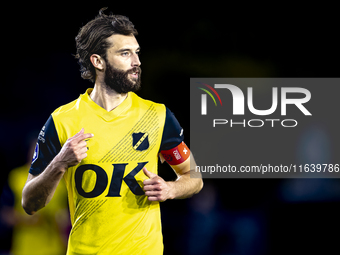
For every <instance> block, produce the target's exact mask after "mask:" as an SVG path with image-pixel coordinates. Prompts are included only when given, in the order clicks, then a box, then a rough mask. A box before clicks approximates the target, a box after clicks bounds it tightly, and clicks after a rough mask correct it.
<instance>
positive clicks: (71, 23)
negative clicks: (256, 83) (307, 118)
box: [0, 2, 340, 255]
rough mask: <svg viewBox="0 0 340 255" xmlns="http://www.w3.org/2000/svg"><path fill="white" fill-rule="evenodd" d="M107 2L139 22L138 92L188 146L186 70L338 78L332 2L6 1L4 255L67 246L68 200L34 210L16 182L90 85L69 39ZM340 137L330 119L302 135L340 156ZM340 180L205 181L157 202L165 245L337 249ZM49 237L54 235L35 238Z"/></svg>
mask: <svg viewBox="0 0 340 255" xmlns="http://www.w3.org/2000/svg"><path fill="white" fill-rule="evenodd" d="M104 6H109V11H112V12H113V13H115V14H122V15H126V16H128V17H129V18H130V19H131V20H132V22H133V23H134V24H135V27H136V28H137V30H138V32H139V36H138V37H137V40H138V42H139V44H140V46H141V48H142V54H141V62H142V66H141V67H142V70H143V76H142V90H141V91H140V92H138V94H139V95H140V96H142V97H144V98H147V99H151V100H153V101H156V102H160V103H164V104H165V105H166V106H167V107H169V108H170V109H171V110H172V111H173V112H174V113H175V115H176V117H177V119H178V120H179V122H180V123H181V125H182V126H183V128H184V135H185V136H186V139H185V140H186V142H187V143H188V144H189V145H190V141H189V134H190V133H189V132H190V127H189V116H188V114H189V78H190V77H338V76H339V64H338V60H339V57H340V51H339V37H338V36H337V33H338V28H337V22H338V21H336V18H337V17H336V15H335V13H334V12H333V11H332V7H331V6H325V7H321V6H308V7H306V6H304V7H303V8H298V7H297V6H287V5H286V6H281V5H280V4H277V6H260V5H255V6H242V7H241V8H240V7H239V8H235V7H231V6H230V4H228V3H224V2H220V4H214V3H213V2H212V3H210V4H207V3H203V2H201V3H198V2H197V3H196V5H194V6H193V5H191V4H187V5H185V3H184V2H183V3H182V4H181V5H178V4H175V3H173V2H167V3H163V2H162V3H161V2H157V3H156V4H152V5H145V4H144V3H138V4H134V3H133V2H131V3H128V2H124V3H120V4H116V3H113V2H106V3H89V4H87V3H86V2H81V3H79V4H78V5H76V4H73V3H72V6H71V5H70V4H65V3H61V2H52V3H49V4H47V5H43V4H42V5H41V4H34V3H32V2H27V3H26V4H18V5H17V6H15V5H14V4H10V7H4V8H3V9H2V16H1V21H2V33H1V38H2V45H3V46H2V51H1V56H2V58H1V59H2V66H3V67H5V70H4V71H3V72H2V75H3V78H2V100H1V101H0V104H1V118H0V133H1V143H0V145H1V146H0V151H1V153H0V157H1V163H2V170H1V171H2V173H3V174H2V177H1V190H2V193H1V200H0V201H1V204H0V239H1V248H0V250H1V251H2V253H1V252H0V254H9V253H8V251H9V250H12V254H27V255H28V254H35V255H37V254H48V255H54V254H55V255H57V254H64V252H65V248H66V243H65V238H66V239H67V233H68V232H67V231H69V227H70V226H69V221H68V219H67V217H65V211H64V209H65V208H67V207H66V205H65V200H62V199H61V200H60V202H56V203H58V204H57V205H55V206H56V207H52V206H51V208H50V209H47V208H45V209H43V210H42V211H41V215H39V216H38V217H37V218H32V217H31V218H27V217H28V216H25V215H24V213H23V210H22V209H21V208H20V199H21V198H20V190H21V189H22V187H23V185H24V182H25V179H26V176H27V171H28V166H27V161H29V160H30V159H28V158H31V154H30V153H31V152H30V151H31V150H30V148H31V145H32V142H33V143H34V139H36V137H37V136H38V133H39V131H40V129H41V127H42V126H43V125H44V123H45V121H46V120H47V118H48V117H49V115H50V114H51V113H52V112H53V110H54V109H55V108H57V107H59V106H60V105H62V104H65V103H68V102H70V101H72V100H74V99H76V98H77V97H78V96H79V94H82V93H84V92H85V90H86V88H88V87H91V86H93V84H91V83H89V82H88V81H84V80H82V79H81V77H80V73H79V66H78V64H77V62H76V60H75V59H74V57H73V54H75V41H74V38H75V36H76V35H77V33H78V30H79V28H80V27H81V26H82V25H84V24H85V23H86V22H88V21H89V20H91V19H93V18H94V16H96V15H97V13H98V11H99V9H100V8H101V7H104ZM334 112H336V110H335V111H334ZM334 117H336V116H334ZM302 136H303V137H302ZM338 137H339V136H338V130H334V129H332V127H326V128H316V129H312V130H309V131H308V132H307V131H306V132H301V137H300V138H301V141H302V142H304V141H305V142H306V143H308V142H309V141H310V140H311V139H316V140H317V141H321V142H320V143H317V144H321V145H322V146H324V147H321V148H322V149H321V151H322V153H323V155H324V156H325V157H328V156H329V157H332V159H335V158H336V156H337V155H336V151H332V148H333V147H332V144H333V143H337V142H338V141H337V138H338ZM300 138H299V139H300ZM318 139H319V140H318ZM230 143H231V144H232V143H233V141H230ZM302 147H303V146H302ZM226 156H227V155H226ZM298 157H299V155H297V156H296V158H297V159H296V160H297V161H298ZM292 163H294V162H292ZM338 163H339V162H338ZM25 165H26V166H25ZM18 167H21V168H18ZM13 169H15V170H13ZM19 172H22V173H23V174H22V173H19ZM160 174H161V175H162V176H163V177H164V178H166V179H171V178H173V175H171V173H170V172H169V168H168V167H167V166H166V165H164V166H163V165H160ZM339 184H340V181H339V180H338V179H313V180H308V179H294V180H288V179H256V180H252V179H233V180H228V179H220V180H206V181H205V187H204V189H203V190H202V192H201V193H200V194H199V195H197V196H194V197H193V198H191V199H187V200H176V201H167V202H165V203H162V206H161V209H162V222H163V233H164V244H165V254H179V255H180V254H196V255H197V254H219V255H222V254H254V255H255V254H287V253H289V254H300V253H301V254H307V253H310V254H316V253H319V254H329V253H331V252H332V253H333V252H336V251H338V250H339V248H338V244H337V240H338V237H339V236H338V234H337V230H338V229H339V227H340V220H339V219H338V214H339V212H340V207H339V202H340V188H339ZM61 196H63V193H62V192H61ZM65 199H66V197H65ZM54 200H57V199H54ZM27 226H28V227H27ZM32 226H35V227H34V228H33V227H32ZM39 228H41V230H38V229H39ZM33 229H36V231H37V232H34V231H33ZM39 231H40V232H39ZM34 233H36V234H34ZM27 236H31V237H32V236H34V237H35V238H32V239H34V240H35V241H27V238H29V237H27ZM46 236H48V237H49V238H48V239H49V241H43V242H42V243H43V244H39V240H45V239H44V238H46ZM53 236H56V237H55V238H53ZM25 238H26V239H25ZM23 240H25V241H23ZM25 242H28V244H26V243H25ZM25 245H27V246H25ZM53 245H56V246H55V247H59V249H57V248H55V249H54V248H51V247H54V246H53ZM45 246H46V247H50V249H49V252H48V253H46V250H44V249H45V248H46V247H45ZM27 247H30V248H31V250H29V248H27ZM6 252H7V253H6Z"/></svg>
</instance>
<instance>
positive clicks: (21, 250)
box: [8, 165, 67, 255]
mask: <svg viewBox="0 0 340 255" xmlns="http://www.w3.org/2000/svg"><path fill="white" fill-rule="evenodd" d="M29 168H30V166H29V165H24V166H22V167H18V168H15V169H13V170H12V171H11V172H10V174H9V178H8V181H9V185H10V187H11V189H12V191H13V193H14V196H15V205H14V209H15V215H14V217H15V218H16V225H15V226H14V232H13V243H12V250H11V254H13V255H46V254H50V255H61V254H65V252H66V243H65V241H64V240H63V238H62V235H63V233H62V229H60V228H59V227H60V226H59V225H58V222H57V221H58V220H62V219H61V218H62V214H65V211H67V193H66V188H65V184H64V182H63V181H62V182H60V184H59V186H58V187H57V190H56V192H55V193H54V196H53V198H52V200H51V201H50V203H49V204H48V206H46V207H45V208H43V209H41V210H40V211H38V212H37V213H36V214H35V215H33V216H29V215H27V214H26V213H25V211H24V209H23V208H22V206H21V194H22V189H23V187H24V185H25V183H26V180H27V173H28V170H29Z"/></svg>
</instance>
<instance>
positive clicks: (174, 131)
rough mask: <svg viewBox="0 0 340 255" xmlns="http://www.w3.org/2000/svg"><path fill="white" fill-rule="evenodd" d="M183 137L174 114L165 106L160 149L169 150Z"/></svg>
mask: <svg viewBox="0 0 340 255" xmlns="http://www.w3.org/2000/svg"><path fill="white" fill-rule="evenodd" d="M183 139H184V135H183V129H182V127H181V125H180V124H179V123H178V120H177V119H176V117H175V115H174V114H173V113H172V112H171V111H170V110H169V109H168V108H166V117H165V124H164V129H163V136H162V142H161V147H160V150H161V151H162V150H170V149H173V148H175V147H176V146H177V145H179V144H180V143H181V142H182V141H183Z"/></svg>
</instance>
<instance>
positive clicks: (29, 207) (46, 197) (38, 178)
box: [22, 128, 93, 214]
mask: <svg viewBox="0 0 340 255" xmlns="http://www.w3.org/2000/svg"><path fill="white" fill-rule="evenodd" d="M91 137H93V134H89V133H87V134H85V133H84V129H83V128H82V129H81V130H80V132H79V133H77V134H76V135H74V136H73V137H71V138H69V139H68V140H67V141H66V143H65V144H64V146H63V147H62V148H61V150H60V152H59V153H58V154H57V155H56V156H55V157H54V158H53V160H52V161H51V162H50V164H49V165H48V166H47V167H46V168H45V169H44V171H42V172H41V173H40V174H38V175H34V174H32V173H29V175H28V178H27V181H26V184H25V187H24V189H23V191H22V206H23V208H24V210H25V211H26V213H28V214H34V213H35V212H36V211H38V210H40V209H41V208H43V207H44V206H46V205H47V204H48V203H49V201H50V200H51V199H52V197H53V194H54V192H55V190H56V188H57V186H58V184H59V182H60V180H61V178H62V177H63V175H64V173H65V172H66V170H67V169H68V168H69V167H71V166H75V165H77V164H79V163H80V162H81V161H82V160H83V159H84V158H86V157H87V153H86V152H87V147H86V141H85V139H88V138H91Z"/></svg>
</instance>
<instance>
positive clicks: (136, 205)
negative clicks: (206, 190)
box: [22, 9, 203, 255]
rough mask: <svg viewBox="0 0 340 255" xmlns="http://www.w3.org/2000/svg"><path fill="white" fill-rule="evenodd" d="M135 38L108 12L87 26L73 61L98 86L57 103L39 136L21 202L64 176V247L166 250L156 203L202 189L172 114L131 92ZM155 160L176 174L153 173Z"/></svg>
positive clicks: (33, 201) (35, 198) (48, 191)
mask: <svg viewBox="0 0 340 255" xmlns="http://www.w3.org/2000/svg"><path fill="white" fill-rule="evenodd" d="M104 10H105V9H104ZM136 35H137V31H136V29H135V28H134V26H133V24H132V23H131V21H130V20H129V19H128V18H126V17H124V16H120V15H112V14H111V15H105V14H104V13H103V9H102V10H101V11H100V12H99V16H97V17H96V18H95V19H94V20H92V21H90V22H89V23H87V24H86V25H85V26H84V27H82V28H81V30H80V32H79V34H78V36H77V37H76V43H77V54H76V58H77V59H78V60H79V64H80V66H81V69H80V71H81V76H82V77H83V78H84V79H89V80H91V81H93V82H94V83H95V84H94V88H93V89H92V88H90V89H87V91H86V92H85V93H84V94H83V95H81V96H80V97H79V98H78V99H77V100H75V101H73V102H71V103H69V104H66V105H63V106H61V107H59V108H58V109H56V110H55V111H54V112H53V113H52V114H51V116H50V117H49V119H48V120H47V122H46V124H45V125H44V127H43V128H42V130H41V132H40V134H39V136H38V142H37V145H36V148H35V152H34V156H33V160H32V165H31V168H30V170H29V175H28V178H27V182H26V185H25V187H24V189H23V197H22V204H23V207H24V209H25V211H26V212H27V213H28V214H34V213H35V212H36V211H38V210H40V209H41V208H43V207H44V206H46V205H47V204H48V202H49V201H50V200H51V198H52V196H53V193H54V191H55V189H56V187H57V186H58V184H59V182H60V180H61V178H63V179H64V180H65V183H66V186H67V190H68V198H69V207H70V215H71V222H72V230H71V233H70V236H69V244H68V251H67V254H77V255H79V254H162V253H163V242H162V233H161V222H160V209H159V202H163V201H165V200H167V199H175V198H186V197H190V196H192V195H193V194H195V193H197V192H199V191H200V190H201V189H202V186H203V182H202V179H201V178H190V174H192V173H193V171H192V170H190V169H191V168H190V165H191V166H194V165H195V163H194V159H193V157H192V155H190V150H189V148H188V147H187V146H186V145H185V143H184V142H183V130H182V128H181V126H180V125H179V123H178V121H177V120H176V118H175V117H174V115H173V114H172V113H171V112H170V110H169V109H167V108H166V107H165V106H164V105H162V104H157V103H154V102H151V101H148V100H144V99H142V98H140V97H138V96H137V95H136V94H135V93H134V91H136V90H138V89H139V88H140V84H141V82H140V81H141V69H140V65H141V63H140V61H139V57H138V53H139V51H140V47H139V45H138V42H137V40H136V38H135V36H136ZM79 130H80V131H79ZM85 131H86V132H85ZM158 157H159V158H160V160H161V162H164V161H167V162H168V163H169V164H170V166H171V167H172V168H173V169H174V170H175V172H176V173H177V175H178V178H177V180H175V181H172V182H166V181H164V180H163V179H162V178H161V177H160V176H158V175H157V164H158ZM190 161H191V164H190Z"/></svg>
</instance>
